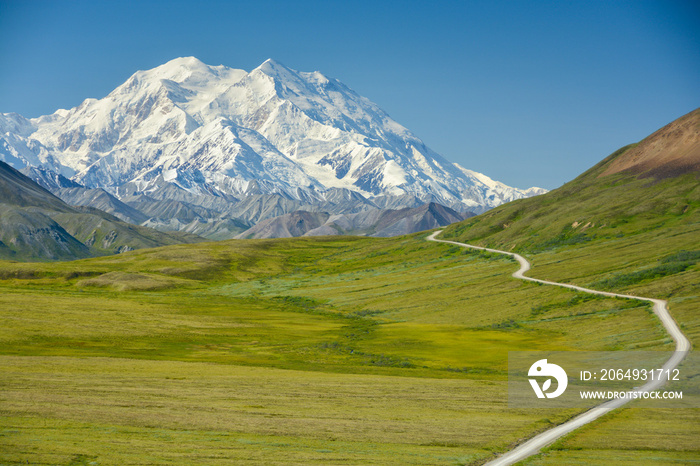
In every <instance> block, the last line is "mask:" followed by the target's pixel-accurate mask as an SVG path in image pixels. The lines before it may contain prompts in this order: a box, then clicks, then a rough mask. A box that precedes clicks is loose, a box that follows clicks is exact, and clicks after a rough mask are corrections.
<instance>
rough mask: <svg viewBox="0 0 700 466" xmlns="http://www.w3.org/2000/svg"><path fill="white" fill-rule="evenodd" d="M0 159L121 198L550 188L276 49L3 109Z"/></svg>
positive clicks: (470, 206) (488, 201) (502, 195)
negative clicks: (289, 60) (39, 107)
mask: <svg viewBox="0 0 700 466" xmlns="http://www.w3.org/2000/svg"><path fill="white" fill-rule="evenodd" d="M0 160H4V161H5V162H7V163H9V164H10V165H12V166H14V167H15V168H17V169H21V168H25V167H27V166H31V167H40V168H43V169H48V170H51V171H53V172H55V173H57V174H60V175H62V176H64V177H66V178H69V179H71V180H73V181H75V182H77V183H80V184H81V185H83V186H85V187H88V188H103V189H105V190H107V191H108V192H110V193H112V194H115V195H116V196H117V197H121V196H122V195H123V193H125V192H128V193H129V195H134V194H135V193H143V194H148V193H151V192H153V191H154V190H158V189H162V188H163V187H164V186H167V185H176V186H177V187H179V188H182V189H184V190H186V191H188V192H190V193H192V194H195V195H213V196H235V197H236V198H241V197H244V196H245V195H246V194H247V193H250V192H252V191H254V192H255V193H257V194H272V193H279V194H281V195H283V196H285V197H288V198H291V199H296V200H300V201H302V202H303V203H307V204H308V203H311V202H313V200H314V199H317V200H323V199H324V196H326V195H327V193H328V192H337V189H341V190H343V191H350V192H355V193H358V194H360V195H361V196H362V197H364V198H366V199H372V198H375V197H382V198H385V197H386V196H398V197H399V198H400V197H402V196H403V197H410V198H413V199H415V198H418V199H420V200H421V201H424V202H432V201H435V202H439V203H441V204H444V205H447V206H450V207H452V208H456V207H460V208H459V209H457V210H462V211H466V210H472V211H475V212H481V211H483V210H486V209H488V208H491V207H495V206H496V205H499V204H502V203H503V202H507V201H510V200H513V199H517V198H521V197H529V196H531V195H535V194H541V193H543V192H545V190H543V189H540V188H531V189H529V190H519V189H516V188H511V187H509V186H506V185H504V184H502V183H499V182H496V181H493V180H492V179H490V178H489V177H487V176H485V175H482V174H480V173H476V172H473V171H470V170H467V169H465V168H462V167H460V166H459V165H457V164H454V163H451V162H449V161H447V160H445V159H444V158H442V157H441V156H440V155H439V154H437V153H435V152H434V151H432V150H431V149H429V148H428V147H426V146H425V144H424V143H423V142H422V141H421V140H420V139H419V138H418V137H417V136H415V135H414V134H413V133H411V132H410V131H409V130H408V129H406V128H404V127H403V126H401V125H400V124H398V123H397V122H395V121H394V120H392V119H391V118H390V117H389V116H388V115H387V114H386V113H385V112H384V111H382V110H381V109H380V108H379V107H378V106H377V105H375V104H374V103H372V102H370V101H369V100H368V99H366V98H364V97H361V96H360V95H358V94H357V93H355V92H354V91H352V90H351V89H350V88H348V87H347V86H345V85H344V84H343V83H341V82H340V81H338V80H336V79H332V78H328V77H326V76H324V75H322V74H321V73H319V72H312V73H304V72H298V71H294V70H292V69H289V68H287V67H286V66H284V65H282V64H280V63H278V62H275V61H273V60H267V61H265V62H264V63H263V64H262V65H260V66H259V67H257V68H255V69H254V70H253V71H251V72H246V71H243V70H237V69H232V68H228V67H226V66H209V65H206V64H204V63H202V62H201V61H199V60H197V59H196V58H193V57H189V58H178V59H175V60H172V61H170V62H168V63H166V64H164V65H162V66H159V67H157V68H154V69H152V70H148V71H138V72H136V73H135V74H134V75H133V76H131V77H130V78H129V79H128V80H127V81H126V82H125V83H124V84H122V85H121V86H119V87H117V88H116V89H115V90H114V91H113V92H111V93H110V94H109V95H108V96H106V97H105V98H103V99H100V100H96V99H87V100H85V101H84V102H83V103H82V104H81V105H80V106H78V107H76V108H73V109H71V110H58V111H57V112H55V113H54V114H52V115H47V116H42V117H39V118H34V119H26V118H24V117H22V116H20V115H17V114H0ZM334 188H335V189H334ZM329 190H330V191H329Z"/></svg>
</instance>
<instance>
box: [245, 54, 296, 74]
mask: <svg viewBox="0 0 700 466" xmlns="http://www.w3.org/2000/svg"><path fill="white" fill-rule="evenodd" d="M256 70H260V71H261V72H263V73H265V74H266V75H268V76H270V77H273V78H274V77H276V76H278V77H283V76H285V75H290V74H296V72H295V71H294V70H292V69H290V68H288V67H287V66H285V65H284V64H283V63H280V62H278V61H277V60H275V59H273V58H268V59H267V60H265V61H264V62H262V64H261V65H260V66H258V67H257V68H256ZM253 71H255V70H253Z"/></svg>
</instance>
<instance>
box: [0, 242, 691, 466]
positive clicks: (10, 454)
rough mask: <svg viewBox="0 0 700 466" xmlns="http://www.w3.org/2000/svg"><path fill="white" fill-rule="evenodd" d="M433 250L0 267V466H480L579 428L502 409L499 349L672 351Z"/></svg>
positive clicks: (370, 245)
mask: <svg viewBox="0 0 700 466" xmlns="http://www.w3.org/2000/svg"><path fill="white" fill-rule="evenodd" d="M425 236H426V235H425V234H423V235H414V236H411V237H403V238H393V239H369V238H347V237H340V238H315V239H295V240H259V241H225V242H220V243H201V244H195V245H183V246H171V247H167V248H159V249H151V250H139V251H132V252H129V253H126V254H122V255H119V256H110V257H102V258H94V259H87V260H81V261H73V262H64V263H32V264H28V263H13V262H3V263H0V277H1V279H0V313H1V314H0V315H2V321H3V323H4V325H3V326H2V327H1V328H0V366H2V367H1V369H0V414H1V417H0V464H25V463H26V462H29V463H33V464H173V463H176V464H242V463H243V464H245V463H248V464H313V463H315V464H478V463H480V462H483V461H484V460H485V459H488V458H491V457H493V455H494V454H495V453H497V452H499V451H504V450H506V449H508V448H510V447H511V446H512V445H513V444H514V443H516V442H517V441H518V440H519V439H522V438H526V437H529V436H531V435H533V434H534V433H535V432H538V431H541V430H544V429H546V428H547V427H548V426H551V425H552V424H556V423H559V422H561V421H563V420H565V419H566V418H568V417H570V416H571V415H573V414H574V413H573V412H559V411H557V412H552V411H551V410H548V411H533V410H514V409H512V408H508V407H507V396H506V388H507V387H506V364H507V353H508V351H512V350H567V349H587V350H613V349H625V348H638V347H643V348H645V349H659V350H665V349H669V348H671V345H670V343H669V341H668V338H667V337H666V336H665V334H664V332H663V329H662V328H661V326H660V324H659V323H658V322H657V321H656V320H655V318H654V317H653V316H652V315H651V313H650V309H649V308H648V306H646V305H643V304H640V303H638V302H635V301H631V300H623V299H608V298H596V297H591V296H588V295H584V294H581V293H576V292H573V291H570V290H565V289H558V288H554V287H546V286H539V285H536V284H532V283H525V282H521V281H517V280H512V279H511V278H510V274H511V273H512V272H513V270H514V269H515V268H516V264H515V263H513V262H511V261H510V260H508V259H505V258H503V257H501V256H497V255H492V254H483V253H474V252H469V251H466V250H464V249H462V248H458V247H453V246H449V245H444V244H436V243H429V242H427V241H425V240H424V237H425ZM683 273H694V272H693V271H692V270H690V271H685V272H683ZM623 328H624V331H621V329H623Z"/></svg>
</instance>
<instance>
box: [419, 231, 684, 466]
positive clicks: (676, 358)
mask: <svg viewBox="0 0 700 466" xmlns="http://www.w3.org/2000/svg"><path fill="white" fill-rule="evenodd" d="M440 233H442V230H439V231H436V232H435V233H433V234H431V235H430V236H428V238H427V239H428V241H437V242H440V243H449V244H454V245H457V246H461V247H464V248H471V249H478V250H481V251H488V252H495V253H498V254H506V255H508V256H511V257H513V258H514V259H515V260H517V261H518V263H519V264H520V269H518V271H516V272H514V273H513V277H515V278H519V279H521V280H527V281H531V282H535V283H542V284H543V285H553V286H560V287H563V288H570V289H572V290H577V291H582V292H584V293H592V294H597V295H602V296H611V297H615V298H628V299H637V300H639V301H647V302H651V303H653V304H654V314H656V315H657V316H658V318H659V319H660V320H661V323H662V324H663V326H664V328H665V329H666V331H667V332H668V333H669V335H671V338H673V341H674V342H675V343H676V350H675V352H674V353H673V354H672V355H671V357H670V358H669V359H668V360H667V361H666V363H665V364H664V365H663V366H662V369H663V370H664V371H665V370H671V371H672V370H673V369H675V368H676V367H678V365H679V364H680V363H681V361H683V359H685V357H686V356H687V355H688V353H689V352H690V341H689V340H688V338H686V336H685V335H684V334H683V332H681V329H680V328H678V325H677V324H676V321H675V320H673V317H671V314H669V312H668V308H667V307H666V304H667V303H666V301H664V300H662V299H654V298H643V297H640V296H632V295H626V294H618V293H609V292H606V291H597V290H591V289H588V288H583V287H581V286H576V285H569V284H567V283H557V282H551V281H548V280H540V279H537V278H530V277H526V276H525V275H523V274H524V273H525V272H527V271H528V270H530V263H529V262H528V261H527V259H525V258H524V257H523V256H521V255H520V254H515V253H512V252H507V251H499V250H498V249H490V248H483V247H480V246H473V245H471V244H466V243H458V242H456V241H447V240H441V239H437V238H436V236H437V235H439V234H440ZM663 385H664V381H663V380H652V381H650V382H648V383H646V384H645V385H643V386H641V387H639V388H637V389H635V391H637V392H648V391H653V390H657V389H659V388H661V387H662V386H663ZM629 401H631V399H630V398H622V399H617V400H612V401H607V402H605V403H602V404H600V405H598V406H596V407H595V408H591V409H589V410H588V411H586V412H584V413H582V414H580V415H578V416H576V417H575V418H573V419H570V420H568V421H566V422H565V423H563V424H560V425H558V426H556V427H553V428H551V429H549V430H547V431H545V432H542V433H541V434H538V435H536V436H535V437H533V438H531V439H529V440H528V441H526V442H524V443H521V444H520V445H518V446H517V447H516V448H514V449H513V450H511V451H509V452H507V453H505V454H503V455H502V456H500V457H498V458H496V459H495V460H493V461H490V462H489V463H486V465H485V466H505V465H510V464H513V463H516V462H518V461H521V460H523V459H525V458H527V457H529V456H532V455H535V454H537V453H539V451H540V450H541V449H542V448H544V447H545V446H547V445H549V444H551V443H552V442H554V441H555V440H557V439H559V438H560V437H563V436H564V435H566V434H568V433H569V432H571V431H573V430H576V429H578V428H579V427H581V426H583V425H585V424H588V423H589V422H592V421H594V420H596V419H598V418H599V417H601V416H603V415H604V414H606V413H608V412H610V411H612V410H613V409H616V408H619V407H620V406H622V405H624V404H626V403H628V402H629Z"/></svg>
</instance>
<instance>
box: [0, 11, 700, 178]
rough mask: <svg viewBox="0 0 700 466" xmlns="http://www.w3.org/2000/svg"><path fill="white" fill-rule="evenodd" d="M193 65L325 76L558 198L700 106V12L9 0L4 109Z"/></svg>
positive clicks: (4, 14)
mask: <svg viewBox="0 0 700 466" xmlns="http://www.w3.org/2000/svg"><path fill="white" fill-rule="evenodd" d="M190 55H193V56H196V57H197V58H199V59H200V60H202V61H204V62H205V63H208V64H210V65H219V64H224V65H227V66H230V67H234V68H241V69H245V70H251V69H253V68H255V67H256V66H257V65H259V64H260V63H262V62H263V61H264V60H265V59H267V58H275V59H276V60H278V61H281V62H282V63H284V64H286V65H287V66H289V67H290V68H294V69H297V70H301V71H314V70H318V71H321V72H322V73H324V74H326V75H328V76H332V77H335V78H338V79H340V80H341V81H343V82H344V83H345V84H347V85H348V86H350V87H351V88H353V89H354V90H356V91H357V92H358V93H360V94H362V95H364V96H365V97H368V98H369V99H371V100H373V101H374V102H376V103H377V104H378V105H379V106H381V107H382V108H383V109H384V110H386V111H387V112H388V113H389V114H390V115H391V116H392V117H393V118H394V119H395V120H397V121H398V122H399V123H401V124H403V125H404V126H406V127H408V128H409V129H410V130H412V131H413V132H414V133H416V134H417V135H418V136H419V137H421V138H422V139H423V140H424V142H425V143H426V144H427V145H428V146H430V147H432V148H433V149H434V150H436V151H437V152H439V153H440V154H442V155H443V156H444V157H446V158H447V159H448V160H451V161H454V162H458V163H460V164H462V165H463V166H465V167H467V168H470V169H473V170H476V171H479V172H482V173H485V174H487V175H489V176H491V177H492V178H494V179H497V180H500V181H503V182H505V183H507V184H509V185H512V186H517V187H521V188H524V187H529V186H542V187H545V188H550V189H551V188H555V187H557V186H560V185H561V184H563V183H564V182H566V181H568V180H570V179H572V178H574V177H575V176H576V175H578V174H579V173H581V172H582V171H584V170H585V169H587V168H589V167H590V166H592V165H593V164H595V163H597V162H598V161H599V160H601V159H602V158H603V157H605V156H606V155H608V154H609V153H611V152H613V151H614V150H615V149H617V148H619V147H620V146H623V145H625V144H627V143H630V142H635V141H637V140H639V139H641V138H643V137H644V136H646V135H648V134H649V133H651V132H653V131H654V130H656V129H658V128H659V127H661V126H663V125H665V124H666V123H669V122H670V121H672V120H674V119H676V118H678V117H679V116H681V115H683V114H685V113H687V112H689V111H691V110H693V109H695V108H697V107H698V106H700V2H698V1H697V0H696V1H673V0H661V1H643V0H639V1H627V2H624V1H579V2H573V1H572V2H568V1H553V2H545V1H529V2H525V1H460V2H452V1H433V2H429V1H382V0H373V1H349V0H348V1H332V0H324V1H293V0H287V1H264V0H257V1H226V2H215V1H209V2H207V1H198V2H184V1H177V0H169V1H126V0H120V1H113V2H108V1H97V0H91V1H70V0H66V1H51V2H45V1H34V0H17V1H14V0H13V1H9V0H0V112H3V113H7V112H17V113H20V114H22V115H24V116H27V117H36V116H39V115H43V114H48V113H53V112H54V111H55V110H56V109H58V108H71V107H74V106H76V105H78V104H80V102H81V101H82V100H83V99H85V98H88V97H94V98H101V97H104V96H105V95H107V94H108V93H109V92H110V91H111V90H112V89H114V88H115V87H116V86H118V85H119V84H121V83H122V82H124V81H125V80H126V79H127V78H128V77H129V76H130V75H131V74H132V73H133V72H135V71H136V70H139V69H149V68H153V67H155V66H158V65H160V64H162V63H165V62H167V61H168V60H170V59H172V58H176V57H180V56H190Z"/></svg>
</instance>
